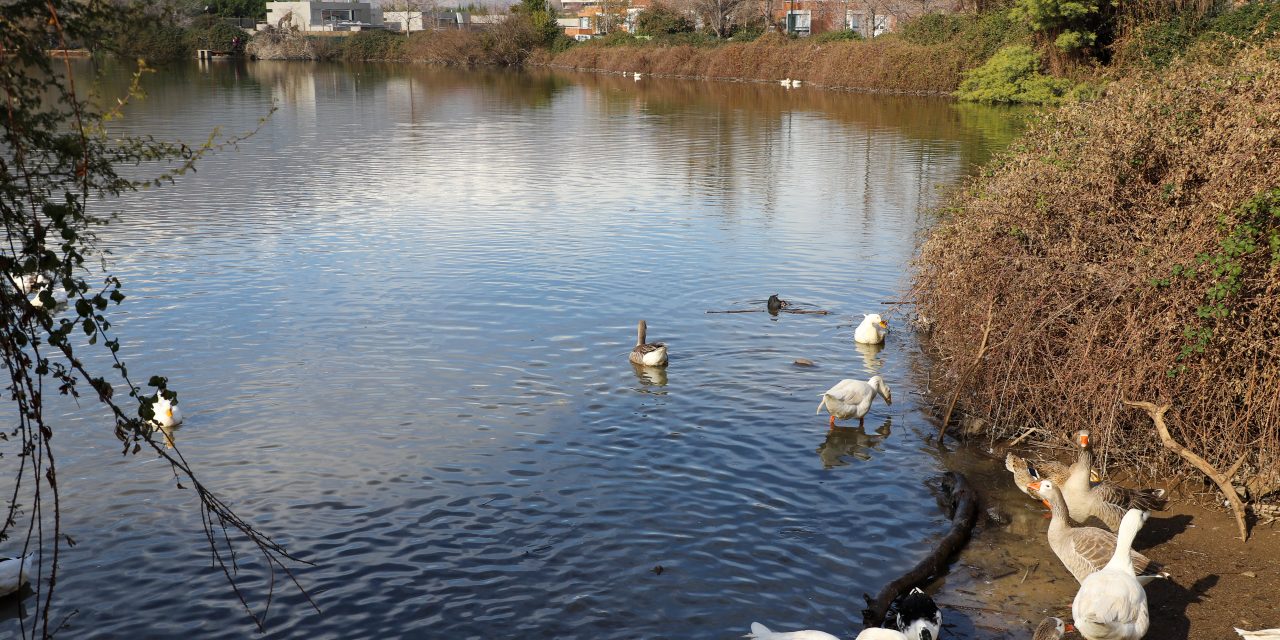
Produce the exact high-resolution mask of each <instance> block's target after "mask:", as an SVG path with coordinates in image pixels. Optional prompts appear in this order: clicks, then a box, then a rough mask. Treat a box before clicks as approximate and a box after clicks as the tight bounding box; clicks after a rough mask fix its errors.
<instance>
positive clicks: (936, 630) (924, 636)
mask: <svg viewBox="0 0 1280 640" xmlns="http://www.w3.org/2000/svg"><path fill="white" fill-rule="evenodd" d="M898 631H901V632H902V635H904V636H906V638H907V640H938V634H940V633H941V632H942V610H941V609H938V605H936V604H934V602H933V598H930V597H929V594H927V593H925V592H924V591H921V590H920V588H919V587H916V588H914V589H912V590H911V593H908V594H907V597H905V598H903V599H902V603H901V604H899V605H898Z"/></svg>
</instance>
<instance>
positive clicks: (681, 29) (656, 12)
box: [636, 4, 693, 36]
mask: <svg viewBox="0 0 1280 640" xmlns="http://www.w3.org/2000/svg"><path fill="white" fill-rule="evenodd" d="M692 31H693V21H692V20H689V17H688V16H686V15H685V14H683V13H680V12H679V11H676V10H675V9H672V8H671V7H668V6H667V5H665V4H654V5H651V6H650V7H649V8H648V9H645V10H644V11H641V12H640V15H638V16H636V32H637V33H639V34H641V35H646V36H657V35H664V34H671V33H690V32H692Z"/></svg>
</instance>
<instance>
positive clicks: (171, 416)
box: [151, 393, 182, 429]
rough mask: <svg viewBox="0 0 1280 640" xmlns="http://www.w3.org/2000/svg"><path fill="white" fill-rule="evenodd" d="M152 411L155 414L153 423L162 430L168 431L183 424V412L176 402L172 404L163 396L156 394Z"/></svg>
mask: <svg viewBox="0 0 1280 640" xmlns="http://www.w3.org/2000/svg"><path fill="white" fill-rule="evenodd" d="M151 410H152V412H153V413H154V416H153V417H152V418H151V420H152V422H154V423H156V424H157V425H159V426H160V427H162V428H166V429H167V428H171V427H176V426H178V425H180V424H182V410H181V409H179V408H178V404H177V403H176V402H170V401H169V399H168V398H166V397H164V395H163V394H160V393H157V394H156V396H155V401H154V402H153V403H152V404H151Z"/></svg>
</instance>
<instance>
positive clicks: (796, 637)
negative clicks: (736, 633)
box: [743, 622, 840, 640]
mask: <svg viewBox="0 0 1280 640" xmlns="http://www.w3.org/2000/svg"><path fill="white" fill-rule="evenodd" d="M743 637H744V638H755V639H756V640H840V638H837V637H835V636H833V635H831V634H829V633H827V632H825V631H814V630H812V629H805V630H804V631H770V630H769V627H766V626H764V625H762V624H760V623H759V622H752V623H751V633H748V634H747V635H745V636H743Z"/></svg>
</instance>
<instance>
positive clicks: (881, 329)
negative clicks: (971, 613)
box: [853, 313, 889, 344]
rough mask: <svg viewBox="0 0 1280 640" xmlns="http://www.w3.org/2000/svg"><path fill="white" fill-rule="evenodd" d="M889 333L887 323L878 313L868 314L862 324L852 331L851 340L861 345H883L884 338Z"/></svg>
mask: <svg viewBox="0 0 1280 640" xmlns="http://www.w3.org/2000/svg"><path fill="white" fill-rule="evenodd" d="M888 333H889V323H888V322H885V321H884V320H883V319H882V318H881V317H880V314H878V313H868V314H867V316H866V317H865V318H863V319H862V324H859V325H858V328H857V329H854V330H853V339H854V341H856V342H861V343H862V344H884V337H885V336H886V335H888Z"/></svg>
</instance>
